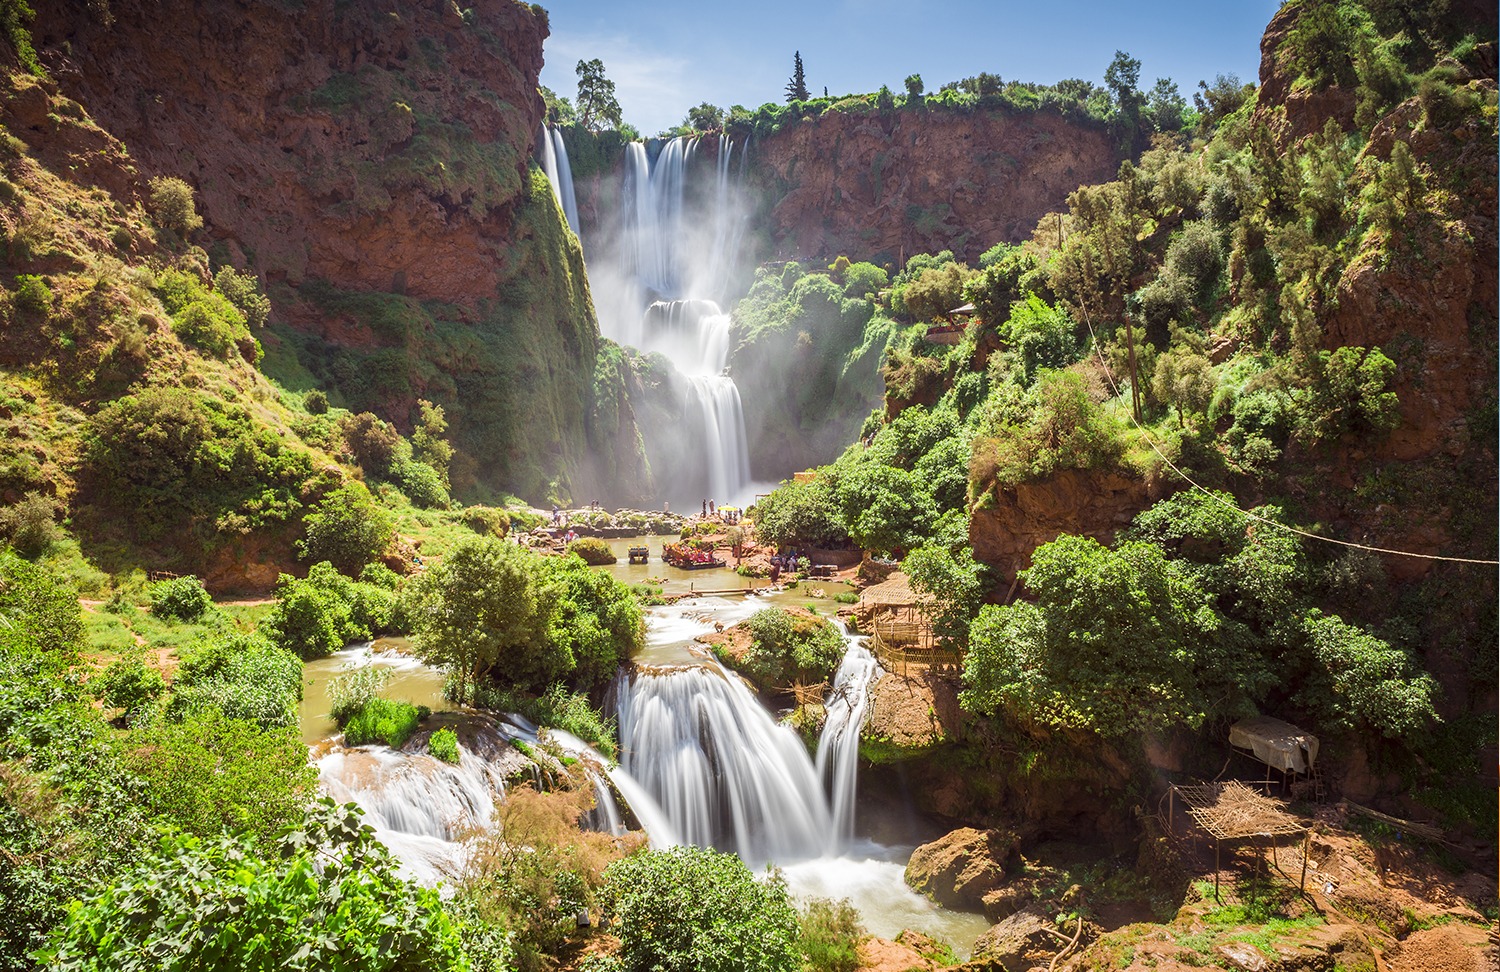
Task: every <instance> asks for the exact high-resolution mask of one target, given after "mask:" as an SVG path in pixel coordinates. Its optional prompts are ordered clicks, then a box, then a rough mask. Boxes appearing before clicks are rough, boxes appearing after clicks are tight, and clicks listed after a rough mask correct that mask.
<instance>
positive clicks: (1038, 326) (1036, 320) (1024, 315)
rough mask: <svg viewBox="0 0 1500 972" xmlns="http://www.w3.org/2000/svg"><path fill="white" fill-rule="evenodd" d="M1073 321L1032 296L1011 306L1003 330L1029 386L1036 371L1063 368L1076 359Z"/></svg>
mask: <svg viewBox="0 0 1500 972" xmlns="http://www.w3.org/2000/svg"><path fill="white" fill-rule="evenodd" d="M1073 331H1074V327H1073V319H1072V318H1070V317H1069V316H1068V312H1067V311H1066V310H1063V309H1062V308H1061V307H1051V306H1049V305H1048V304H1047V303H1046V302H1045V301H1043V300H1042V299H1041V298H1040V297H1038V296H1037V295H1036V294H1032V293H1028V294H1027V295H1026V298H1025V300H1020V301H1017V302H1016V303H1014V304H1012V305H1011V308H1010V316H1009V317H1008V318H1007V319H1006V322H1005V327H1004V330H1003V331H1002V333H1003V334H1005V335H1006V336H1007V337H1008V339H1009V342H1010V346H1011V347H1012V348H1014V349H1015V350H1016V351H1017V352H1018V353H1019V354H1020V355H1021V366H1022V369H1023V371H1024V373H1025V379H1026V383H1027V384H1028V385H1029V384H1031V381H1032V379H1033V378H1035V377H1036V373H1037V369H1039V368H1066V367H1067V366H1068V365H1070V364H1072V363H1073V362H1074V361H1076V360H1078V341H1077V339H1076V338H1075V337H1074V333H1073Z"/></svg>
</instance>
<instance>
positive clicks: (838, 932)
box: [797, 898, 864, 972]
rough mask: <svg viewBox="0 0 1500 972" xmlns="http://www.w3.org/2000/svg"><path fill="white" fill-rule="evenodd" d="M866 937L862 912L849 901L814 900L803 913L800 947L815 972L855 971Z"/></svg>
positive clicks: (799, 939) (799, 935)
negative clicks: (860, 919)
mask: <svg viewBox="0 0 1500 972" xmlns="http://www.w3.org/2000/svg"><path fill="white" fill-rule="evenodd" d="M863 937H864V929H863V928H861V927H860V924H859V912H858V911H857V910H855V908H854V906H853V905H852V904H850V903H849V900H848V899H847V898H845V899H841V900H839V901H832V900H830V899H828V898H813V899H812V900H811V901H809V902H807V904H806V906H805V907H804V908H803V911H802V915H801V931H800V932H799V934H798V937H797V947H798V948H800V949H801V950H802V954H803V955H805V956H806V957H807V968H809V969H810V970H812V972H855V970H856V969H858V968H859V964H860V963H859V940H860V939H861V938H863Z"/></svg>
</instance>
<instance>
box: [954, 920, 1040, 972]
mask: <svg viewBox="0 0 1500 972" xmlns="http://www.w3.org/2000/svg"><path fill="white" fill-rule="evenodd" d="M1054 930H1055V929H1054V928H1053V925H1052V922H1051V920H1050V919H1049V918H1048V917H1047V915H1046V914H1045V913H1044V912H1043V911H1042V910H1041V909H1040V908H1035V907H1026V908H1022V909H1021V910H1020V911H1018V912H1016V913H1015V914H1013V915H1011V916H1010V917H1009V918H1006V919H1005V920H1004V921H1002V922H1000V923H999V924H997V925H995V926H994V927H992V928H991V929H990V930H989V931H987V932H985V933H984V934H983V935H981V936H979V938H978V940H977V941H975V942H974V959H973V961H972V962H971V963H970V966H969V967H971V968H991V969H994V968H998V969H1004V970H1005V972H1028V970H1029V969H1031V968H1032V967H1033V966H1036V965H1045V964H1046V963H1047V961H1048V960H1049V959H1050V958H1051V957H1052V955H1053V954H1055V953H1056V952H1057V951H1058V950H1059V949H1060V948H1061V947H1062V943H1061V942H1059V941H1058V940H1057V937H1056V936H1055V935H1054V934H1053V932H1054Z"/></svg>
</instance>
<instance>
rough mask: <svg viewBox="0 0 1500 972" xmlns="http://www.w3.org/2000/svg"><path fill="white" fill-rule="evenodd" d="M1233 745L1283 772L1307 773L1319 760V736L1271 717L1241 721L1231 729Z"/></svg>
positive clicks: (1230, 736)
mask: <svg viewBox="0 0 1500 972" xmlns="http://www.w3.org/2000/svg"><path fill="white" fill-rule="evenodd" d="M1229 745H1231V746H1234V747H1235V748H1236V749H1248V750H1250V751H1251V752H1252V753H1254V754H1255V758H1256V759H1258V760H1260V761H1261V762H1262V763H1265V764H1266V765H1267V766H1270V767H1272V768H1273V769H1279V770H1281V771H1282V772H1283V773H1306V772H1308V771H1309V770H1311V769H1312V767H1313V763H1315V762H1316V761H1317V759H1318V737H1317V736H1314V735H1313V734H1312V733H1310V732H1307V731H1306V730H1303V729H1298V728H1297V727H1296V726H1294V725H1292V724H1291V723H1290V722H1282V721H1281V720H1280V719H1273V718H1271V717H1270V716H1255V717H1254V718H1251V719H1241V720H1240V721H1239V722H1236V723H1235V724H1234V725H1232V726H1230V727H1229Z"/></svg>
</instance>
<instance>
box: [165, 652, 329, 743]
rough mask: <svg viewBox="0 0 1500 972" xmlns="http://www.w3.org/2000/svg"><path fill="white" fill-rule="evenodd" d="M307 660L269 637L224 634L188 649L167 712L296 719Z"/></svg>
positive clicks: (271, 725)
mask: <svg viewBox="0 0 1500 972" xmlns="http://www.w3.org/2000/svg"><path fill="white" fill-rule="evenodd" d="M301 699H302V662H301V660H300V659H298V658H297V656H296V655H295V654H293V653H291V652H289V651H285V650H283V649H281V648H278V647H276V646H275V645H273V644H271V642H270V641H269V640H267V639H266V638H265V637H263V636H261V635H258V634H255V635H244V634H222V635H218V636H215V637H212V638H211V639H210V640H208V641H207V642H205V643H201V644H199V645H197V646H195V647H194V648H193V649H192V650H191V651H189V652H187V653H186V654H185V656H184V658H183V661H182V665H181V666H180V667H179V668H178V669H177V675H176V677H175V678H174V679H173V682H172V698H171V701H170V702H169V703H168V705H167V716H168V718H171V719H182V718H184V717H188V716H196V715H202V714H204V713H206V712H207V711H208V710H210V709H213V710H216V711H218V712H220V713H222V714H223V715H224V716H226V717H227V718H230V719H242V720H244V721H246V722H253V723H255V724H256V725H258V726H260V727H261V728H262V729H277V728H286V727H290V726H295V725H296V724H297V703H298V702H300V701H301Z"/></svg>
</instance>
